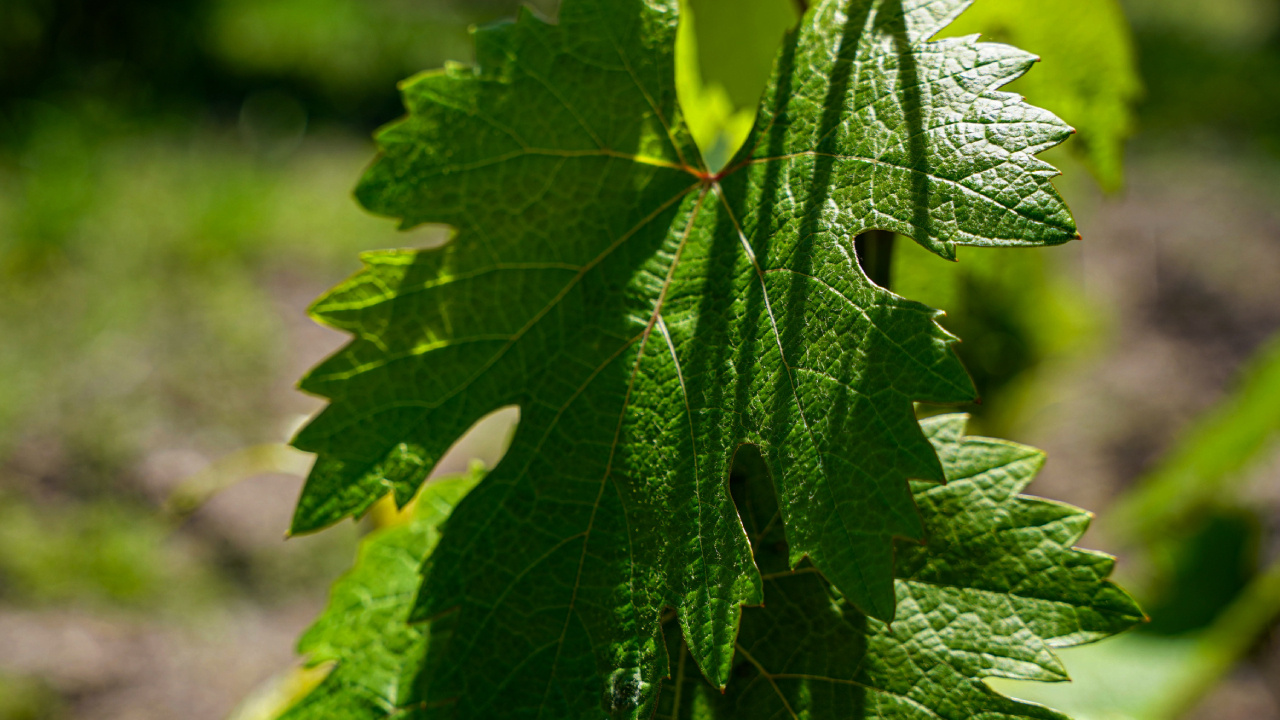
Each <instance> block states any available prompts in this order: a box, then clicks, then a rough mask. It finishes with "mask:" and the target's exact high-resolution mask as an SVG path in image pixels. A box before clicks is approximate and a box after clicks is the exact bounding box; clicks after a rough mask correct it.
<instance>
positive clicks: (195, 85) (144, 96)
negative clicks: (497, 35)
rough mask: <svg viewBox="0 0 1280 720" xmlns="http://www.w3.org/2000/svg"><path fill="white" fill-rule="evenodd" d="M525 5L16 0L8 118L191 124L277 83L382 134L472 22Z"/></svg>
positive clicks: (2, 24) (1, 49) (0, 66)
mask: <svg viewBox="0 0 1280 720" xmlns="http://www.w3.org/2000/svg"><path fill="white" fill-rule="evenodd" d="M535 4H536V3H535ZM550 4H551V3H547V2H544V3H542V5H544V6H547V5H550ZM518 5H519V0H264V1H263V2H254V1H252V0H167V1H166V2H137V1H135V2H102V1H101V0H5V2H4V3H0V114H3V112H4V111H5V110H6V109H7V108H6V106H11V105H12V101H13V100H14V99H19V98H26V99H31V98H42V99H45V100H50V101H66V100H73V101H76V102H80V101H83V100H85V99H86V98H91V99H93V101H94V102H98V103H102V104H104V105H107V106H110V107H112V108H115V109H126V108H127V109H129V110H130V111H132V112H135V113H142V114H152V115H154V114H172V113H176V114H177V115H179V116H185V118H186V119H188V120H189V119H191V118H192V117H193V116H198V115H200V114H202V113H207V112H209V111H212V112H214V113H216V114H220V115H224V116H226V115H231V114H233V113H234V112H235V111H236V109H237V108H238V107H239V105H240V103H241V102H242V101H243V99H244V98H245V97H246V96H247V95H250V94H252V93H254V92H256V91H263V90H273V91H276V92H280V93H283V94H285V95H288V96H291V97H296V98H298V99H299V100H300V101H301V102H302V104H303V105H304V106H305V107H306V109H307V111H308V112H309V113H310V114H311V115H313V116H319V117H323V118H326V119H329V120H336V121H341V122H355V123H358V124H359V125H361V126H362V127H364V128H372V127H373V126H374V125H376V124H380V123H382V122H385V121H386V120H387V119H389V118H391V117H393V116H394V115H395V114H396V112H397V111H398V109H399V103H398V101H397V98H396V94H395V82H396V81H397V80H398V79H399V78H401V77H403V76H404V75H406V74H408V73H411V72H415V71H417V70H421V69H423V68H428V67H435V66H438V65H440V64H441V63H443V62H444V61H446V60H462V61H465V60H468V59H470V43H469V42H468V39H467V33H466V27H467V25H468V24H470V23H484V22H489V21H492V20H495V19H498V18H501V17H504V16H507V15H510V14H511V13H512V12H513V11H514V9H515V8H516V7H517V6H518ZM2 134H3V122H0V135H2Z"/></svg>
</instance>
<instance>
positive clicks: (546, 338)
mask: <svg viewBox="0 0 1280 720" xmlns="http://www.w3.org/2000/svg"><path fill="white" fill-rule="evenodd" d="M965 4H966V3H965V2H963V1H961V0H928V1H925V0H914V1H913V2H905V3H903V2H899V0H893V1H888V0H885V1H883V2H870V1H861V2H852V3H848V4H847V5H846V4H844V3H836V2H826V3H821V4H817V5H816V6H815V7H813V8H812V9H811V10H810V13H809V14H808V15H807V16H806V19H805V20H804V21H802V23H801V26H800V28H799V29H798V30H797V32H795V33H794V34H792V35H791V36H789V39H788V41H787V42H786V44H785V46H784V48H783V50H782V52H781V54H780V56H779V59H778V62H777V65H776V67H775V71H774V75H773V79H772V81H771V85H770V87H769V89H767V90H766V93H765V98H764V101H763V104H762V109H761V113H760V117H759V119H758V121H757V129H756V130H755V131H753V135H752V137H751V138H749V139H748V142H747V144H746V145H745V146H744V147H745V149H744V150H743V151H742V152H741V153H740V154H739V156H738V157H737V159H735V161H734V162H732V163H731V164H730V166H729V168H728V169H727V170H726V171H724V172H723V173H721V174H717V175H714V176H713V175H710V174H708V173H706V172H705V171H704V170H703V169H702V168H701V166H700V165H698V164H696V163H698V160H697V156H696V151H695V149H694V147H693V144H692V141H691V140H690V137H689V133H688V132H687V130H686V129H685V126H684V124H683V123H682V121H681V118H680V114H679V112H678V110H677V108H676V103H675V91H674V87H673V85H674V82H673V76H674V75H673V52H672V47H673V44H674V35H675V27H676V3H675V2H674V0H670V1H667V0H650V1H649V2H637V1H635V0H566V2H565V3H564V5H563V6H562V8H561V11H560V18H559V23H558V24H556V25H550V24H547V23H544V22H542V21H540V20H538V19H537V18H534V17H532V16H529V15H527V14H526V15H525V16H523V17H522V18H521V19H520V20H519V22H517V23H515V24H510V25H504V26H499V27H495V28H490V29H487V30H483V31H481V32H479V33H477V36H476V43H477V57H478V60H479V65H478V67H477V68H463V67H451V68H447V69H445V70H444V71H442V72H436V73H429V74H425V75H422V76H419V77H417V78H415V79H413V80H411V81H409V82H407V83H406V84H405V86H404V94H405V103H406V105H407V107H408V109H409V116H408V117H407V118H406V119H405V120H403V121H401V122H399V123H397V124H395V125H392V126H390V127H389V128H387V129H385V130H384V131H382V132H381V133H380V135H379V144H380V147H381V151H382V155H381V156H380V158H379V160H378V161H377V162H376V163H375V164H374V166H373V167H372V168H371V169H370V170H369V172H368V173H367V175H366V176H365V178H364V179H363V181H362V182H361V185H360V187H359V189H358V191H357V194H358V196H359V198H360V199H361V201H362V202H364V203H365V205H366V206H367V207H369V208H370V209H372V210H374V211H376V212H380V213H383V214H386V215H390V216H394V217H397V218H400V219H401V222H402V223H403V225H404V226H405V227H410V226H414V225H417V224H420V223H426V222H435V223H447V224H449V225H451V226H453V227H454V228H456V229H457V235H456V237H455V238H454V239H453V241H452V242H451V243H450V244H449V245H447V246H445V247H444V248H441V249H439V250H433V251H425V252H414V251H400V252H382V253H372V254H369V255H367V256H366V257H365V263H366V269H365V270H364V271H363V272H362V273H360V274H358V275H356V276H355V277H353V278H352V279H351V280H349V281H348V282H346V283H345V284H343V285H341V286H340V287H338V288H336V289H335V290H333V291H332V292H331V293H329V294H328V295H327V296H325V297H324V298H322V299H321V300H320V301H319V302H318V303H317V304H316V305H315V306H314V314H315V316H316V317H317V318H319V319H320V320H321V321H322V322H325V323H327V324H329V325H331V326H333V327H336V328H340V329H344V330H347V331H349V332H351V333H352V334H353V335H354V336H355V340H354V341H353V342H352V343H351V344H350V345H348V346H347V347H346V348H345V349H344V350H342V351H341V352H340V353H338V354H337V355H335V356H334V357H332V358H330V359H329V360H327V361H326V362H325V363H323V364H322V365H320V366H319V367H318V368H316V369H315V370H314V371H313V372H312V373H311V374H310V375H308V377H307V378H306V379H305V380H304V382H303V387H304V389H306V390H308V391H311V392H314V393H317V394H319V395H322V396H325V397H328V398H330V399H331V401H332V402H331V404H330V405H329V407H328V408H327V409H326V410H325V411H324V412H323V413H322V414H321V415H319V416H318V417H317V418H316V419H315V420H314V421H313V422H312V423H311V424H310V425H309V426H308V427H307V428H305V429H304V430H303V431H302V433H300V435H299V436H298V438H297V439H296V444H297V445H298V446H299V447H300V448H303V449H306V450H309V451H313V452H316V453H317V454H318V455H319V458H318V459H317V462H316V465H315V468H314V469H313V471H312V473H311V476H310V477H309V478H308V481H307V484H306V487H305V489H304V492H303V496H302V498H301V499H300V501H299V505H298V510H297V513H296V515H295V520H294V530H295V531H296V532H302V531H308V530H313V529H316V528H319V527H322V526H324V525H325V524H328V523H332V522H334V521H336V520H338V519H340V518H342V517H344V516H347V515H352V514H359V513H361V512H364V511H365V510H366V509H367V508H368V507H369V506H370V504H371V503H372V502H374V501H375V500H376V498H378V497H380V496H382V495H384V494H385V493H386V492H387V491H389V490H390V491H393V492H394V493H395V495H396V497H397V498H398V499H399V500H400V501H401V502H403V501H406V500H407V499H408V498H410V497H411V496H412V495H413V493H414V492H415V490H416V488H417V486H418V484H419V483H420V482H421V480H422V478H423V477H424V476H425V474H426V473H427V472H428V471H429V470H430V468H431V466H432V464H433V463H434V462H435V461H436V460H437V459H438V458H439V457H440V456H441V455H442V454H443V453H444V451H445V450H446V449H447V448H448V446H449V445H450V444H451V443H452V442H453V441H454V440H455V439H456V438H457V437H458V436H459V435H461V434H462V433H463V432H464V431H465V430H466V429H467V428H468V427H469V426H470V425H471V424H472V423H473V422H475V421H476V420H477V419H478V418H480V417H481V416H483V415H484V414H486V413H488V412H490V411H492V410H495V409H497V408H498V407H502V406H506V405H518V406H520V408H521V421H520V425H519V427H518V429H517V431H516V434H515V437H514V439H513V441H512V444H511V448H510V450H509V451H508V453H507V455H506V457H505V458H504V459H503V461H502V462H501V463H500V464H499V465H498V466H497V467H496V468H495V469H494V471H493V472H492V473H491V474H490V475H489V476H488V477H487V478H486V479H485V480H484V481H483V482H482V483H481V484H480V485H479V486H478V487H477V488H476V490H475V491H474V492H473V493H471V494H470V495H469V496H468V497H467V499H466V500H465V501H464V502H463V503H461V505H460V506H459V507H458V509H457V511H456V512H455V514H454V516H453V518H452V519H451V521H450V524H449V531H448V532H447V533H446V534H445V536H444V538H443V539H442V541H441V544H440V547H439V549H438V550H437V551H436V552H435V553H434V554H433V556H432V559H431V561H430V563H429V564H428V565H427V566H426V567H425V568H424V573H425V577H426V579H425V581H424V585H423V588H422V591H421V593H420V595H419V601H418V604H417V606H416V608H415V611H414V617H415V618H416V619H425V618H431V617H440V616H442V615H445V614H448V615H449V616H450V617H449V619H448V621H447V622H437V623H434V624H433V631H432V632H433V638H432V640H431V645H432V651H431V653H430V657H431V662H432V663H435V662H438V663H439V666H438V667H437V669H435V670H433V671H431V672H429V673H428V676H429V678H430V682H429V683H427V684H426V685H425V686H424V687H422V688H421V692H422V696H421V697H420V698H419V700H418V702H420V703H421V704H422V705H423V706H424V707H434V706H436V705H449V706H450V707H451V708H452V710H453V711H454V712H456V714H457V716H458V717H490V716H492V714H493V713H495V712H497V711H498V708H499V707H503V708H507V707H508V705H506V703H509V702H510V701H511V699H513V698H519V699H520V700H519V701H518V702H517V704H516V707H521V708H523V707H534V708H539V710H536V711H531V712H530V713H529V716H530V717H534V716H536V715H537V714H538V713H541V714H542V716H544V717H556V718H577V717H596V716H598V714H599V712H600V710H601V707H603V708H604V710H605V711H606V712H608V713H609V714H611V715H614V716H621V717H628V716H636V717H638V716H643V715H645V714H647V713H649V712H651V711H652V703H653V701H654V697H655V695H656V689H657V685H658V683H659V681H660V678H661V677H662V676H664V675H665V674H666V673H667V665H668V661H667V653H666V649H665V646H664V644H663V640H662V632H661V623H660V617H661V613H662V611H663V608H664V607H672V608H675V609H676V611H677V617H678V620H679V622H680V626H681V629H682V631H683V634H684V637H685V640H686V643H687V645H688V647H689V649H690V652H691V654H692V657H693V658H694V661H695V663H696V665H697V666H698V667H699V668H700V669H701V670H702V672H704V673H705V674H706V676H707V677H708V678H710V679H711V681H712V682H713V683H714V684H716V685H718V686H723V685H724V684H725V683H726V682H727V681H728V678H729V673H730V671H731V667H732V661H733V654H734V650H733V642H734V637H735V634H736V629H737V626H738V622H739V618H740V615H741V606H742V605H745V604H757V603H759V602H760V600H761V593H762V581H761V578H760V575H759V572H758V570H757V569H756V566H755V564H754V563H753V560H752V555H751V550H750V546H749V543H748V539H747V536H746V534H745V532H744V531H743V527H742V524H741V521H740V520H739V518H738V515H737V513H736V511H735V508H734V506H733V503H732V500H731V498H730V496H729V493H728V490H727V487H726V478H727V477H728V471H729V463H730V461H731V457H732V454H733V452H734V450H735V449H736V448H737V447H738V446H739V445H740V444H742V443H751V444H755V445H757V446H759V447H760V449H761V452H762V454H763V457H764V460H765V463H766V464H767V466H768V467H769V471H770V473H771V476H772V477H773V478H775V482H776V484H777V487H778V493H779V496H780V508H781V517H782V521H783V522H784V524H785V526H786V530H787V538H788V541H789V549H790V550H789V552H790V556H789V559H790V562H791V563H793V564H795V563H799V562H800V561H801V560H802V559H803V558H806V557H807V558H809V560H810V561H811V562H812V563H813V564H814V565H815V566H816V567H817V568H819V569H820V570H821V571H822V572H823V573H824V575H825V576H826V577H827V578H829V579H830V580H831V582H832V583H834V585H835V586H836V587H838V588H839V589H840V592H841V593H843V595H844V596H845V597H847V598H849V600H850V601H851V602H852V603H853V604H854V605H855V606H857V607H858V608H860V609H861V610H863V611H864V612H866V613H867V614H869V615H871V616H872V617H877V618H881V619H889V618H891V617H892V616H893V614H894V606H895V603H896V598H895V592H894V587H893V539H894V538H917V539H918V538H921V537H922V533H923V528H922V526H921V522H920V519H919V516H918V514H917V512H916V510H915V507H914V505H913V503H912V501H911V496H910V491H909V488H908V485H907V479H908V478H916V479H923V480H935V481H936V480H941V479H942V471H941V468H940V467H939V465H938V460H937V458H936V456H935V454H934V452H933V449H932V448H931V447H930V445H929V444H928V442H927V441H926V440H925V438H924V437H923V435H922V434H921V432H920V429H919V427H918V425H917V424H916V422H915V418H914V415H913V413H912V405H911V402H912V401H918V400H927V401H931V402H960V401H965V400H970V399H972V396H973V390H972V387H971V384H970V382H969V379H968V377H967V376H966V375H965V373H964V371H963V369H962V368H961V367H960V365H959V363H958V361H957V360H956V358H955V356H954V354H953V353H952V352H951V350H950V348H949V343H950V342H951V338H950V336H948V335H947V334H946V333H945V332H944V331H943V330H942V329H941V328H940V327H939V326H938V325H937V324H936V323H935V321H934V318H935V311H933V310H931V309H929V308H927V307H925V306H922V305H919V304H917V303H913V302H911V301H908V300H905V299H902V298H900V297H897V296H895V295H892V294H891V293H888V292H886V291H884V290H882V289H880V288H878V287H876V286H875V285H874V284H872V283H870V282H869V281H868V280H867V279H866V277H865V276H864V275H863V273H862V272H861V270H860V269H859V267H858V265H857V262H856V261H855V259H854V250H853V238H854V236H856V235H857V234H858V233H860V232H862V231H864V230H867V229H870V228H882V229H887V230H893V231H896V232H901V233H904V234H908V235H910V236H912V237H913V238H915V239H916V241H917V242H919V243H921V244H922V245H924V246H926V247H928V248H930V249H932V250H934V251H935V252H937V253H940V254H942V255H944V256H947V257H953V256H954V253H955V245H957V244H973V245H1004V246H1015V245H1027V246H1029V245H1045V244H1053V243H1058V242H1063V241H1065V240H1068V239H1070V238H1072V237H1074V236H1075V228H1074V225H1073V223H1072V220H1071V218H1070V216H1069V214H1068V212H1067V210H1066V208H1065V207H1064V206H1063V204H1062V202H1061V200H1060V198H1059V197H1058V195H1057V194H1056V192H1055V191H1054V190H1053V188H1052V186H1051V184H1050V180H1051V178H1052V177H1053V176H1054V175H1055V174H1056V172H1055V171H1054V170H1053V168H1052V167H1050V166H1049V165H1047V164H1045V163H1043V162H1042V161H1040V160H1037V159H1036V158H1035V157H1034V154H1035V153H1036V152H1038V151H1040V150H1042V149H1044V148H1047V147H1050V146H1052V145H1055V144H1057V143H1059V142H1061V141H1062V140H1063V139H1065V138H1066V137H1067V135H1068V132H1069V131H1068V128H1067V127H1066V126H1065V125H1063V124H1062V123H1061V122H1060V121H1058V120H1057V119H1056V118H1055V117H1053V116H1052V115H1050V114H1049V113H1047V112H1044V111H1041V110H1037V109H1035V108H1032V107H1030V106H1027V105H1025V104H1023V103H1022V102H1021V101H1020V99H1019V98H1018V97H1017V96H1014V95H1011V94H1008V93H1002V92H999V91H997V90H996V88H998V87H999V86H1000V85H1002V84H1003V83H1006V82H1008V81H1009V80H1011V79H1012V78H1014V77H1016V76H1018V75H1019V74H1021V73H1022V72H1024V71H1025V70H1026V69H1027V68H1028V67H1029V66H1030V64H1031V62H1032V60H1033V59H1032V57H1031V56H1030V55H1028V54H1026V53H1023V52H1021V51H1018V50H1015V49H1013V48H1010V47H1006V46H1002V45H992V44H982V43H976V42H975V41H974V40H973V39H972V38H968V39H956V40H947V41H941V42H931V41H929V39H928V38H929V37H930V36H931V35H932V34H933V33H935V32H936V31H937V30H938V29H940V28H941V27H942V26H944V25H945V24H946V23H947V22H948V21H950V20H951V19H952V18H954V17H955V16H956V15H957V14H958V13H959V12H960V11H961V10H962V9H963V8H964V6H965ZM600 678H606V680H605V681H604V682H603V683H602V682H601V680H600ZM499 703H503V704H502V705H501V706H500V705H499ZM511 713H512V716H523V714H522V712H517V711H515V710H512V711H511Z"/></svg>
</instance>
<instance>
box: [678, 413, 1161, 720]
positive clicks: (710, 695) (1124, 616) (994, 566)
mask: <svg viewBox="0 0 1280 720" xmlns="http://www.w3.org/2000/svg"><path fill="white" fill-rule="evenodd" d="M966 420H967V417H966V416H964V415H944V416H938V417H933V418H930V419H927V420H924V421H923V422H922V423H921V424H922V425H923V426H924V428H925V431H926V434H928V435H929V437H930V440H931V441H932V442H933V444H934V447H935V448H937V450H938V454H939V456H940V457H941V458H942V464H943V467H944V468H945V470H946V474H947V480H948V483H947V484H946V485H945V486H939V485H930V484H925V483H913V485H912V487H913V491H914V494H915V499H916V502H917V503H918V504H919V506H920V513H921V515H922V516H923V517H924V522H925V528H926V533H927V535H928V543H927V545H924V546H919V545H903V546H902V547H901V548H900V551H901V552H902V556H901V558H900V561H899V567H898V571H897V572H898V578H899V579H898V581H897V583H896V590H897V596H898V617H897V619H896V620H894V622H893V624H892V625H891V626H889V625H885V624H884V623H880V622H878V621H875V620H872V619H869V618H868V617H867V616H866V615H864V614H863V613H860V612H858V610H857V609H856V608H854V607H853V606H852V605H850V603H849V602H848V601H847V600H846V599H845V598H844V597H843V596H842V595H841V594H840V593H839V592H838V591H836V590H835V589H834V588H832V587H831V585H830V583H828V582H826V581H825V580H824V579H823V577H822V575H821V574H819V573H817V572H814V568H812V567H811V566H809V567H801V568H799V569H797V570H795V571H791V570H790V569H789V567H788V562H787V556H786V550H785V545H786V541H785V538H784V537H783V535H784V533H783V530H782V528H781V527H779V525H778V524H777V523H776V522H774V521H773V520H774V519H775V518H776V516H777V510H776V508H777V506H776V502H775V501H774V499H773V490H772V488H770V487H769V483H768V477H767V475H766V474H764V473H763V472H760V471H756V472H751V471H750V465H747V464H745V463H744V470H745V472H744V473H743V476H744V480H745V481H744V482H741V483H739V484H738V485H737V486H736V487H735V491H736V492H735V496H737V497H739V498H740V500H739V507H742V508H744V520H745V522H746V523H747V526H748V528H749V533H750V534H751V536H752V547H753V549H754V550H755V553H756V558H757V562H758V563H759V564H760V567H761V571H762V572H764V573H765V577H766V581H765V604H764V607H762V608H758V609H757V608H751V609H748V610H747V611H746V612H745V613H743V618H742V630H741V633H740V636H739V640H738V648H737V657H736V659H735V663H736V664H735V668H734V679H733V681H732V682H730V683H729V686H728V689H727V692H726V693H724V694H721V693H720V692H718V691H717V690H715V689H714V688H712V687H710V686H709V685H708V684H707V683H706V682H704V681H703V680H702V679H701V678H700V677H698V673H697V671H696V669H693V664H692V663H690V662H687V661H686V660H685V658H684V652H685V651H684V650H683V648H682V647H681V638H680V635H679V632H678V629H677V628H672V629H671V630H672V632H669V633H668V635H667V642H668V649H669V651H670V652H671V654H672V657H675V658H679V660H677V662H676V663H675V664H676V666H677V670H676V672H675V673H674V674H673V677H672V679H670V680H668V681H667V682H666V684H665V685H664V688H663V692H662V698H663V699H662V701H661V706H662V707H661V710H660V712H659V713H658V715H657V717H659V718H664V717H669V718H673V719H674V718H689V719H691V720H693V719H696V720H712V719H713V718H733V719H734V720H750V719H751V718H787V717H790V718H797V717H804V718H812V720H822V719H824V718H832V719H834V718H863V717H866V718H883V719H886V720H888V719H891V718H902V719H904V720H905V719H907V718H944V719H945V720H952V719H955V720H960V719H961V718H971V717H983V718H991V719H993V720H994V719H995V718H1042V719H1045V720H1049V719H1057V718H1063V717H1064V716H1063V715H1061V714H1060V713H1057V712H1055V711H1053V710H1049V709H1048V708H1045V707H1043V706H1040V705H1033V704H1029V703H1024V702H1021V701H1018V700H1013V699H1010V698H1007V697H1005V696H1003V695H1000V694H999V693H996V692H994V691H993V690H991V689H990V688H988V687H987V686H986V685H985V684H984V683H983V682H982V681H981V678H984V677H1001V678H1009V679H1020V680H1041V681H1062V680H1066V679H1067V675H1066V671H1065V669H1064V668H1063V666H1062V664H1061V662H1060V661H1059V660H1058V658H1057V657H1056V656H1055V655H1054V653H1053V649H1054V648H1061V647H1068V646H1072V645H1079V644H1082V643H1087V642H1091V641H1095V640H1099V639H1101V638H1104V637H1107V636H1110V635H1114V634H1116V633H1118V632H1121V631H1123V630H1125V629H1128V628H1130V627H1133V626H1134V625H1136V624H1138V623H1140V622H1142V621H1143V619H1144V616H1143V613H1142V611H1141V610H1140V609H1139V608H1138V606H1137V604H1136V603H1135V602H1134V601H1133V599H1132V598H1131V597H1130V596H1129V595H1128V594H1126V593H1125V592H1124V591H1123V590H1121V589H1120V588H1118V587H1117V586H1115V585H1114V584H1112V583H1111V582H1109V581H1108V580H1107V576H1108V575H1110V573H1111V569H1112V566H1113V564H1114V561H1113V559H1112V558H1111V557H1109V556H1107V555H1103V554H1101V553H1096V552H1089V551H1084V550H1078V549H1075V548H1072V547H1071V545H1072V543H1074V542H1075V541H1077V540H1078V539H1079V538H1080V536H1081V535H1082V534H1083V533H1084V531H1085V529H1086V528H1087V527H1088V524H1089V514H1088V513H1086V512H1085V511H1083V510H1080V509H1078V508H1074V507H1071V506H1068V505H1063V504H1061V503H1056V502H1051V501H1048V500H1042V499H1040V498H1033V497H1027V496H1022V495H1018V493H1019V491H1021V490H1022V489H1023V488H1025V487H1026V485H1027V484H1028V483H1029V482H1030V481H1031V480H1032V478H1033V477H1034V476H1035V474H1036V472H1038V471H1039V469H1040V467H1041V466H1042V465H1043V464H1044V454H1043V453H1042V452H1040V451H1039V450H1036V449H1034V448H1030V447H1026V446H1022V445H1017V444H1015V443H1011V442H1006V441H1003V440H993V439H990V438H977V437H964V436H963V435H964V426H965V422H966Z"/></svg>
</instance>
